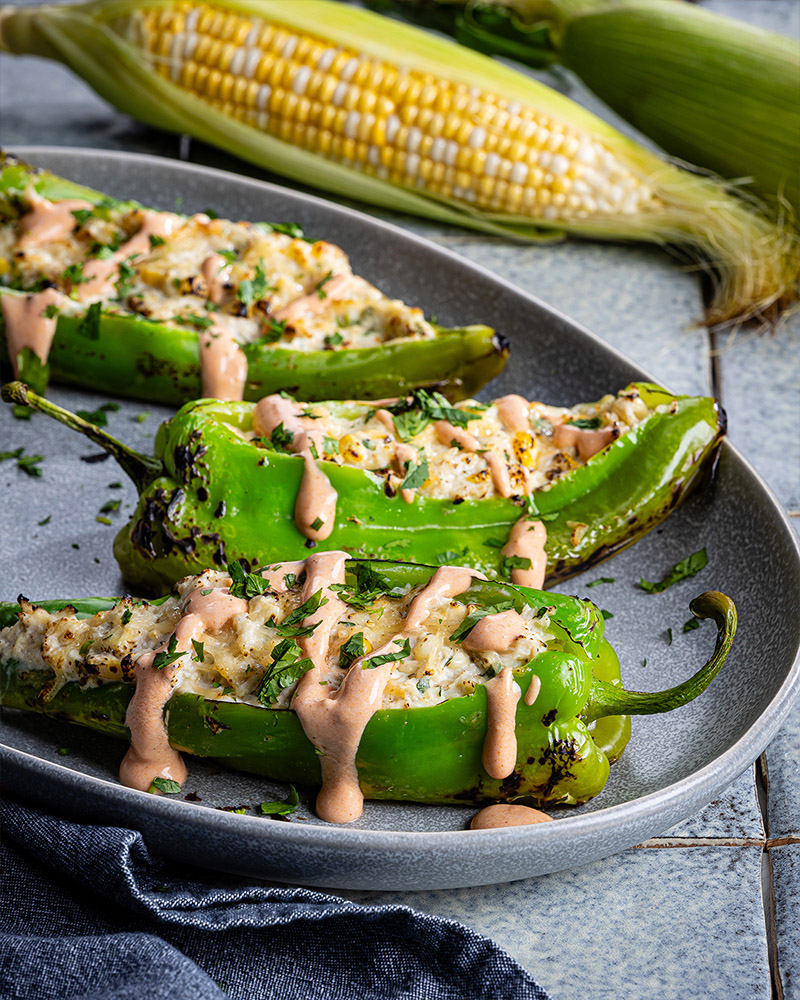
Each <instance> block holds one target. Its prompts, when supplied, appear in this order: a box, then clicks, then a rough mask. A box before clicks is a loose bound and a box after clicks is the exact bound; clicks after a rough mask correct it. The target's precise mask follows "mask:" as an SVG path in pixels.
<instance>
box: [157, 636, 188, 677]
mask: <svg viewBox="0 0 800 1000" xmlns="http://www.w3.org/2000/svg"><path fill="white" fill-rule="evenodd" d="M183 655H184V651H183V650H179V649H178V637H177V636H176V635H175V633H174V632H173V633H172V635H171V636H170V637H169V642H168V643H167V648H166V649H160V650H159V651H158V652H157V653H156V655H155V657H154V658H153V666H154V667H155V669H156V670H163V669H164V667H168V666H169V665H170V664H171V663H174V662H175V661H176V660H179V659H180V658H181V657H182V656H183Z"/></svg>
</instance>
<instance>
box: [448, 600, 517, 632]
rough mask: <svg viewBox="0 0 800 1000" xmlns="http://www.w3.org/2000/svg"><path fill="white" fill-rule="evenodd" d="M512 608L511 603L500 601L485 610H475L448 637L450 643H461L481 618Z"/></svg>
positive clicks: (512, 603) (512, 604)
mask: <svg viewBox="0 0 800 1000" xmlns="http://www.w3.org/2000/svg"><path fill="white" fill-rule="evenodd" d="M513 607H514V602H513V601H500V603H499V604H490V605H488V607H485V608H476V609H475V610H474V611H471V612H470V613H469V614H468V615H467V616H466V617H465V618H464V621H463V622H462V623H461V624H460V625H459V626H458V628H457V629H456V630H455V632H453V634H452V635H451V636H450V641H451V642H462V641H463V640H464V639H466V637H467V636H468V635H469V633H470V632H471V631H472V630H473V629H474V628H475V626H476V625H477V624H478V622H479V621H480V620H481V618H485V617H486V616H487V615H499V614H500V613H501V612H502V611H510V610H511V609H512V608H513Z"/></svg>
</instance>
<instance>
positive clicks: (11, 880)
mask: <svg viewBox="0 0 800 1000" xmlns="http://www.w3.org/2000/svg"><path fill="white" fill-rule="evenodd" d="M2 866H3V877H2V881H1V882H0V997H2V1000H6V998H8V1000H162V998H163V1000H167V998H169V1000H223V998H225V997H242V998H246V1000H260V998H269V1000H283V998H287V1000H288V998H291V1000H389V998H392V1000H400V998H403V1000H439V998H442V1000H490V998H491V1000H548V996H547V994H546V993H545V991H544V990H543V989H542V988H541V987H540V986H538V985H537V984H536V983H535V982H534V981H533V979H532V978H531V977H530V976H529V975H528V974H527V973H526V972H525V970H524V969H523V968H522V967H521V966H520V965H519V964H518V963H517V962H516V961H514V959H513V958H511V957H510V956H509V955H508V954H506V952H504V951H502V950H501V949H500V948H499V947H498V946H497V945H495V944H494V943H493V942H492V941H490V940H488V939H487V938H484V937H481V936H480V935H479V934H476V933H474V932H473V931H471V930H469V929H468V928H467V927H464V926H462V925H461V924H459V923H456V922H455V921H452V920H444V919H442V918H441V917H433V916H428V915H426V914H423V913H417V912H415V911H414V910H411V909H409V908H408V907H406V906H360V905H358V904H356V903H352V902H350V901H349V900H346V899H340V898H337V897H336V896H329V895H327V894H324V893H321V892H315V891H314V890H312V889H295V888H290V887H274V886H269V885H264V884H259V883H255V882H254V883H252V884H248V883H247V882H246V881H245V880H242V879H236V878H233V877H228V876H224V875H215V874H213V873H207V872H202V871H198V870H194V869H189V868H184V867H181V866H178V865H176V864H175V863H174V862H172V861H170V862H166V861H164V860H162V859H160V858H157V857H154V856H152V855H151V854H150V853H149V851H148V850H147V847H146V846H145V843H144V840H143V839H142V835H141V834H140V833H138V832H137V831H135V830H127V829H123V828H122V827H108V826H91V825H88V824H86V825H84V824H77V823H70V822H67V821H65V820H62V819H59V818H56V817H54V816H50V815H47V814H46V813H43V812H40V811H38V810H36V809H33V808H30V807H28V806H22V805H20V804H19V803H16V802H10V801H6V802H5V803H4V805H3V845H2Z"/></svg>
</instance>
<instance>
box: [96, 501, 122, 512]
mask: <svg viewBox="0 0 800 1000" xmlns="http://www.w3.org/2000/svg"><path fill="white" fill-rule="evenodd" d="M121 504H122V501H121V500H107V501H106V502H105V503H104V504H103V506H102V507H101V508H100V513H101V514H110V513H112V512H113V511H115V510H119V508H120V505H121Z"/></svg>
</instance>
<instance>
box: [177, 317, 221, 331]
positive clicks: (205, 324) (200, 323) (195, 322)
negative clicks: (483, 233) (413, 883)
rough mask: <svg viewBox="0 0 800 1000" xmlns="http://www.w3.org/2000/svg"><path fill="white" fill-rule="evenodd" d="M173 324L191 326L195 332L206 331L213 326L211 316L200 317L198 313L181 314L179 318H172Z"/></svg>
mask: <svg viewBox="0 0 800 1000" xmlns="http://www.w3.org/2000/svg"><path fill="white" fill-rule="evenodd" d="M172 322H173V323H180V325H181V326H193V327H194V328H195V329H196V330H207V329H208V328H209V327H210V326H213V325H214V317H213V316H200V315H198V313H183V314H182V315H181V316H173V317H172Z"/></svg>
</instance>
